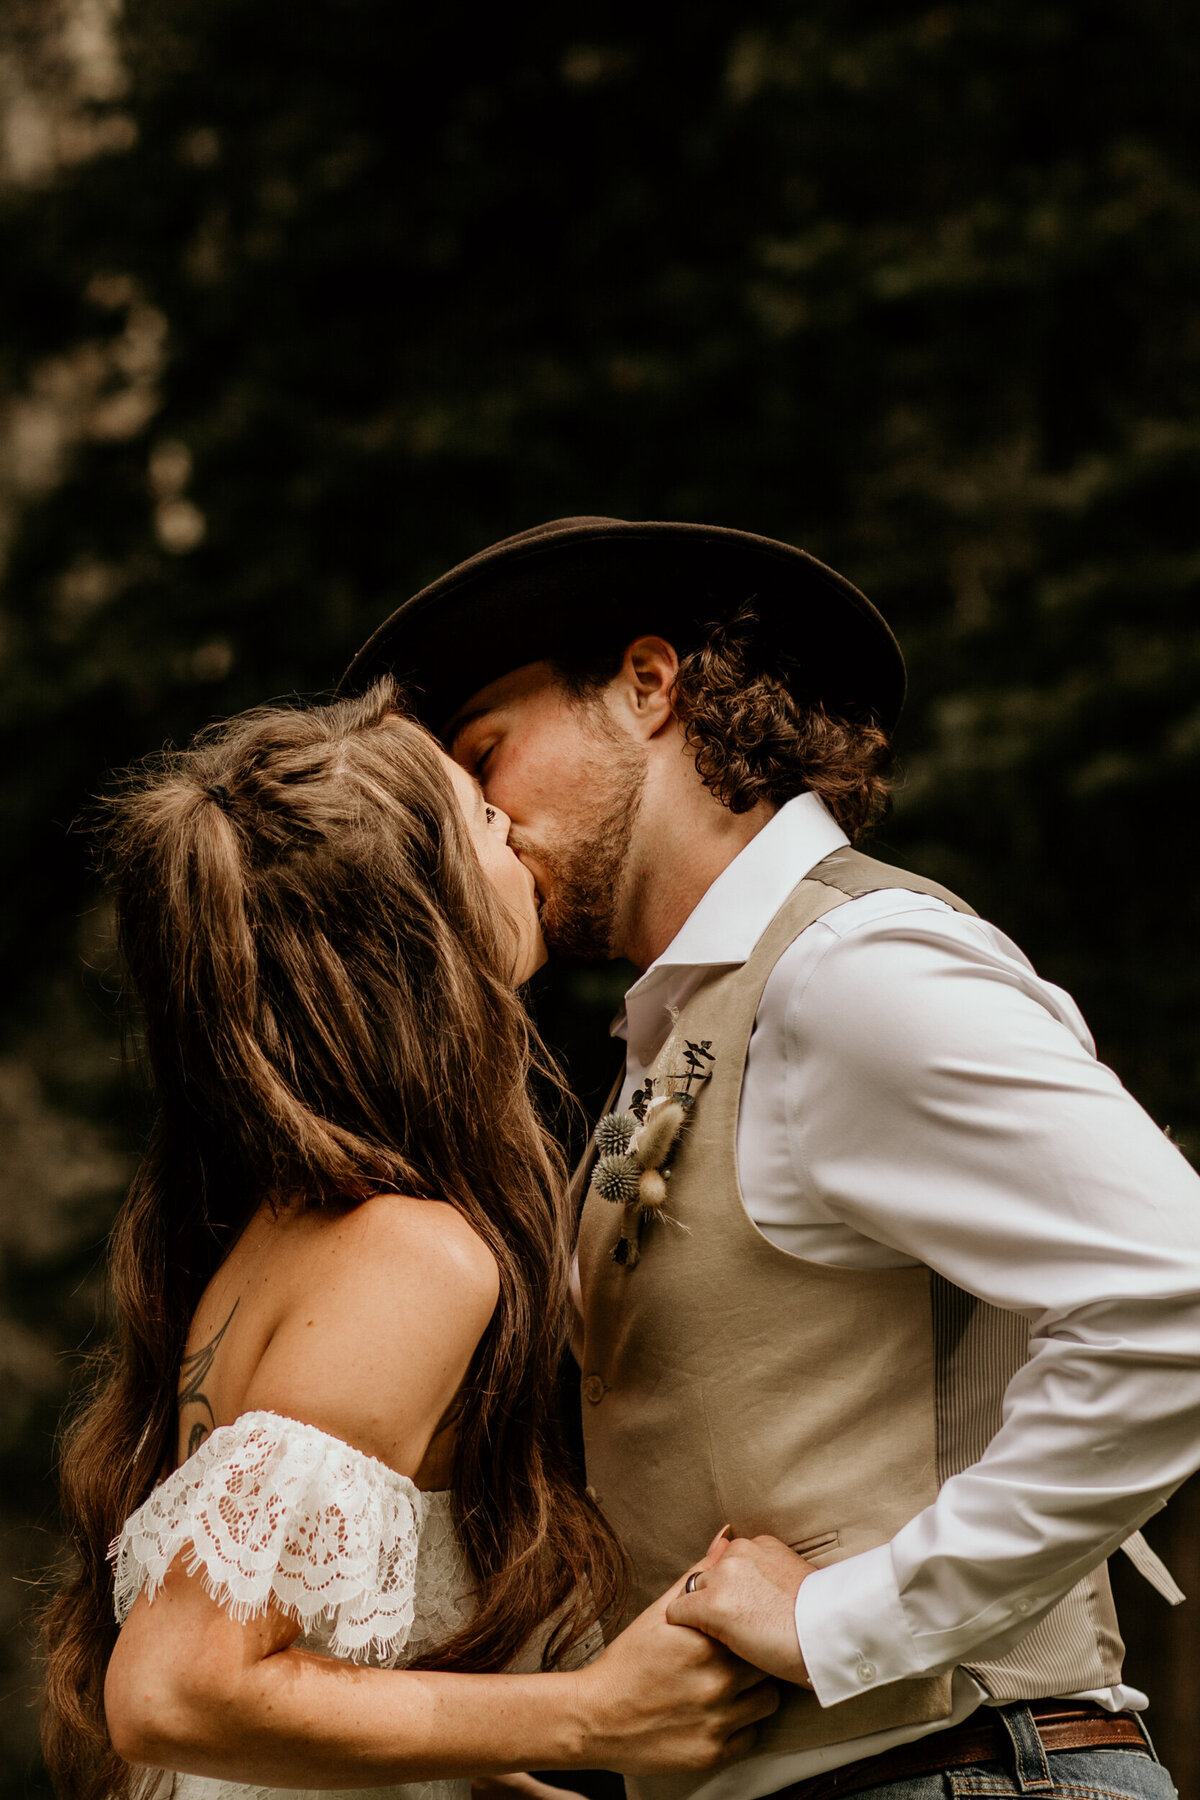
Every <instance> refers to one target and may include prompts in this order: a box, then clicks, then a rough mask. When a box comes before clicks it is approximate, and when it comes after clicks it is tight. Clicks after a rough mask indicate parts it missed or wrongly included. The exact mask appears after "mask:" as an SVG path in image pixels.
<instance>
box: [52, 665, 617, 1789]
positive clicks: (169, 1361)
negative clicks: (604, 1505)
mask: <svg viewBox="0 0 1200 1800" xmlns="http://www.w3.org/2000/svg"><path fill="white" fill-rule="evenodd" d="M109 804H110V806H111V811H112V819H111V826H110V830H109V832H108V863H109V868H110V871H111V875H112V879H113V881H114V884H115V888H116V896H117V910H118V921H119V931H120V941H121V947H122V952H123V956H124V960H125V964H126V967H127V970H128V973H129V977H130V982H131V986H132V988H133V990H134V993H135V994H136V996H137V999H138V1000H139V1001H140V1006H141V1012H142V1015H143V1017H144V1029H145V1046H146V1055H147V1060H148V1064H149V1069H150V1073H151V1076H152V1079H153V1083H154V1087H155V1090H156V1094H157V1100H158V1107H159V1114H158V1122H157V1125H156V1127H155V1131H154V1135H153V1138H152V1141H151V1143H150V1145H149V1147H148V1150H147V1153H146V1155H145V1157H144V1158H143V1160H142V1163H141V1166H140V1168H139V1170H138V1172H137V1175H136V1177H135V1179H134V1181H133V1185H132V1187H131V1188H130V1191H129V1194H128V1197H127V1198H126V1200H125V1203H124V1205H123V1207H122V1209H121V1212H120V1214H119V1216H118V1219H117V1222H116V1225H115V1227H114V1231H113V1235H112V1241H111V1252H110V1268H111V1281H112V1292H113V1298H114V1302H115V1313H116V1330H115V1334H114V1340H113V1343H112V1345H111V1347H110V1349H109V1350H107V1351H106V1353H105V1354H104V1357H103V1359H102V1361H101V1364H100V1367H99V1368H98V1370H97V1371H96V1372H95V1374H94V1378H93V1383H92V1387H91V1390H90V1397H89V1398H88V1400H87V1402H86V1404H85V1406H84V1408H83V1410H82V1412H81V1413H80V1414H79V1416H78V1417H77V1419H76V1420H75V1423H74V1424H73V1425H72V1426H71V1428H70V1430H69V1432H68V1433H67V1436H66V1439H65V1444H64V1448H63V1453H62V1464H61V1467H62V1499H63V1511H64V1515H65V1521H66V1529H67V1533H68V1536H69V1539H70V1543H71V1546H72V1548H73V1550H74V1553H75V1564H76V1566H75V1572H74V1573H73V1575H72V1577H71V1578H70V1579H69V1580H68V1581H67V1582H66V1583H65V1585H64V1586H63V1587H62V1588H61V1590H60V1591H59V1592H58V1594H57V1595H56V1596H55V1598H54V1599H53V1600H52V1601H51V1603H50V1606H49V1609H48V1612H47V1615H46V1618H45V1642H46V1648H47V1683H46V1709H45V1723H44V1732H43V1737H44V1745H45V1753H46V1758H47V1762H48V1764H49V1766H50V1769H51V1772H52V1774H53V1776H54V1778H55V1780H56V1782H57V1785H58V1787H59V1791H60V1792H61V1793H62V1794H63V1795H65V1796H69V1797H70V1800H123V1797H124V1796H128V1795H132V1794H133V1793H134V1792H135V1791H136V1789H137V1785H138V1775H137V1771H134V1770H132V1769H130V1768H129V1767H128V1766H127V1765H125V1764H124V1763H122V1762H121V1761H120V1760H119V1759H118V1758H117V1757H116V1755H115V1753H114V1752H113V1750H112V1748H111V1745H110V1743H109V1740H108V1734H107V1731H106V1728H105V1720H104V1704H103V1686H104V1673H105V1668H106V1665H107V1662H108V1657H109V1654H110V1652H111V1649H112V1645H113V1643H114V1641H115V1638H116V1625H115V1622H114V1618H113V1602H112V1580H111V1570H110V1566H109V1564H108V1562H107V1559H106V1552H107V1550H108V1546H109V1543H110V1541H111V1539H112V1538H113V1537H114V1536H115V1535H116V1533H117V1532H118V1531H119V1530H120V1528H121V1526H122V1524H123V1522H124V1520H125V1519H126V1518H127V1516H128V1515H129V1514H130V1513H131V1512H132V1511H133V1510H134V1509H135V1508H136V1507H137V1506H139V1505H140V1504H141V1502H142V1501H143V1500H144V1499H145V1498H146V1495H147V1494H148V1493H149V1491H150V1489H151V1487H152V1486H153V1485H154V1483H155V1481H156V1480H157V1479H158V1478H159V1477H160V1476H161V1474H162V1472H163V1470H164V1469H165V1468H169V1467H170V1466H171V1464H172V1462H173V1456H174V1434H175V1390H176V1385H177V1376H178V1371H179V1365H180V1358H181V1356H182V1353H183V1348H184V1343H185V1339H186V1336H187V1331H188V1328H189V1324H190V1321H191V1318H192V1314H193V1311H194V1309H195V1306H196V1303H197V1301H198V1299H199V1297H200V1295H201V1293H202V1292H203V1290H204V1288H205V1286H206V1285H207V1283H208V1281H209V1280H210V1278H211V1276H212V1275H213V1273H214V1271H215V1270H216V1268H217V1266H218V1264H219V1263H220V1262H221V1261H222V1259H223V1257H224V1256H225V1255H226V1254H227V1252H228V1250H229V1249H230V1247H231V1245H232V1244H233V1242H234V1240H235V1239H236V1237H237V1235H238V1233H239V1232H240V1231H241V1229H242V1227H243V1226H244V1225H245V1223H246V1222H247V1220H248V1219H249V1217H250V1216H251V1214H252V1213H253V1212H254V1211H255V1209H256V1208H257V1207H258V1206H259V1205H260V1204H261V1203H262V1202H263V1201H264V1199H265V1200H268V1201H271V1202H272V1203H276V1204H283V1203H286V1204H288V1205H307V1206H326V1205H331V1204H337V1205H339V1206H345V1205H347V1204H355V1203H357V1202H359V1201H361V1200H363V1199H365V1198H366V1197H368V1196H369V1195H374V1194H380V1193H388V1192H396V1191H398V1192H401V1193H405V1194H412V1195H417V1196H421V1197H426V1198H428V1199H430V1200H440V1201H446V1202H448V1203H449V1204H450V1205H452V1206H454V1207H456V1208H457V1209H458V1211H459V1212H460V1213H461V1214H462V1215H463V1217H464V1218H465V1219H467V1220H468V1221H469V1223H470V1224H471V1225H472V1226H473V1227H474V1229H475V1230H476V1231H477V1232H478V1233H479V1235H480V1237H481V1238H483V1240H484V1241H485V1242H486V1243H487V1245H488V1246H489V1248H490V1249H491V1251H492V1253H493V1255H494V1256H495V1258H496V1261H497V1263H498V1264H499V1268H500V1299H499V1303H498V1305H497V1309H496V1313H495V1315H494V1317H493V1320H492V1323H491V1326H490V1327H489V1329H488V1331H487V1333H486V1334H485V1336H484V1339H483V1341H482V1343H481V1344H480V1346H479V1349H478V1351H477V1352H476V1355H475V1359H474V1362H473V1365H472V1368H471V1372H470V1376H469V1378H468V1381H467V1384H466V1389H465V1392H464V1395H463V1403H462V1408H461V1414H460V1416H459V1418H458V1422H457V1441H456V1449H455V1458H454V1470H453V1476H452V1487H453V1493H454V1502H455V1507H456V1513H457V1518H458V1524H459V1528H460V1531H461V1533H462V1537H463V1540H464V1543H465V1547H466V1550H467V1554H468V1557H469V1560H470V1562H471V1565H472V1567H473V1569H474V1572H475V1575H476V1577H477V1581H478V1609H477V1611H476V1613H475V1615H474V1617H473V1618H472V1619H471V1620H470V1622H469V1623H468V1624H467V1625H465V1626H464V1627H463V1629H462V1630H461V1631H460V1632H458V1633H457V1635H456V1636H455V1637H454V1638H453V1639H452V1640H451V1641H450V1642H449V1643H447V1644H445V1645H443V1646H442V1647H441V1648H440V1650H439V1651H438V1652H437V1654H436V1655H435V1656H433V1657H430V1658H426V1659H425V1660H424V1662H423V1664H422V1665H421V1666H425V1667H428V1666H436V1667H438V1668H441V1669H457V1670H485V1669H499V1668H502V1667H503V1666H504V1665H505V1664H506V1663H507V1662H508V1661H509V1660H510V1659H511V1658H512V1657H513V1656H514V1655H515V1653H516V1652H517V1651H518V1649H519V1648H520V1647H521V1646H522V1644H523V1643H524V1642H525V1641H526V1640H527V1639H528V1637H529V1636H530V1634H531V1632H532V1631H533V1630H534V1629H535V1627H537V1626H538V1625H539V1623H541V1622H543V1621H545V1620H546V1619H548V1618H550V1617H551V1616H552V1615H554V1614H555V1613H556V1612H558V1610H559V1609H563V1610H562V1614H561V1622H560V1623H559V1625H558V1627H557V1629H556V1630H555V1632H554V1634H553V1637H552V1639H551V1642H550V1644H549V1645H548V1648H547V1657H546V1660H547V1661H551V1660H553V1659H554V1658H555V1657H558V1656H561V1654H562V1653H563V1652H564V1651H565V1650H566V1649H567V1648H568V1647H569V1646H570V1645H572V1644H573V1643H575V1642H577V1641H578V1640H579V1638H580V1637H581V1636H582V1634H583V1633H584V1632H585V1631H586V1630H587V1628H588V1627H589V1626H590V1624H591V1623H592V1621H593V1620H594V1619H595V1618H596V1617H597V1616H598V1615H603V1614H604V1613H606V1612H607V1611H609V1609H610V1608H612V1607H614V1606H615V1605H617V1604H618V1603H619V1600H620V1597H621V1590H622V1585H623V1567H622V1561H621V1556H620V1552H619V1550H618V1549H617V1546H616V1543H615V1540H614V1539H613V1537H612V1534H611V1532H610V1531H609V1529H608V1527H607V1526H606V1524H605V1522H604V1520H603V1518H602V1516H601V1515H600V1514H599V1512H598V1511H597V1510H596V1508H595V1507H594V1506H593V1505H592V1503H591V1502H590V1500H589V1499H587V1498H586V1497H585V1496H584V1495H583V1494H582V1493H580V1492H579V1490H578V1486H577V1484H576V1482H575V1480H574V1477H573V1475H572V1473H571V1471H570V1468H569V1464H568V1462H567V1459H566V1457H565V1455H564V1453H563V1451H562V1449H561V1448H560V1443H559V1439H558V1436H557V1432H556V1428H555V1420H554V1417H553V1413H554V1394H555V1387H556V1377H557V1373H558V1368H559V1364H560V1360H561V1356H562V1352H563V1344H564V1331H565V1328H566V1319H567V1313H568V1306H569V1300H568V1292H567V1279H568V1242H569V1221H568V1217H567V1212H566V1199H565V1187H564V1181H563V1169H562V1166H561V1161H560V1157H559V1154H558V1152H557V1150H556V1149H555V1147H554V1145H553V1142H552V1140H551V1139H550V1138H549V1136H548V1134H547V1132H546V1130H545V1128H544V1127H543V1125H542V1123H541V1121H540V1118H539V1115H538V1112H537V1109H536V1106H535V1103H534V1101H533V1099H532V1097H531V1091H530V1076H531V1074H532V1073H533V1072H534V1071H535V1070H538V1069H540V1070H542V1072H543V1073H545V1072H547V1064H546V1061H545V1054H544V1052H543V1051H542V1049H541V1047H540V1045H539V1044H538V1041H537V1039H536V1037H535V1035H534V1033H533V1031H532V1028H531V1026H530V1024H529V1021H528V1018H527V1015H526V1013H525V1010H524V1007H523V1006H522V1004H521V1002H520V999H519V997H518V995H517V994H516V992H515V991H514V989H513V986H512V983H511V979H510V973H509V972H510V970H511V968H512V959H513V948H514V945H513V934H512V932H511V930H510V929H509V921H508V919H507V916H506V915H505V914H504V912H503V909H502V908H501V907H500V905H499V903H498V901H497V900H496V898H495V896H494V895H493V892H492V890H491V888H490V887H489V885H488V883H487V881H486V879H485V877H484V875H483V872H482V870H481V867H480V864H479V861H478V858H477V856H476V854H475V851H474V848H473V846H472V844H471V841H470V839H469V836H468V834H467V830H466V826H465V824H464V822H463V820H462V817H461V814H460V811H459V807H458V804H457V801H456V798H455V795H454V791H453V788H452V786H451V784H450V781H449V778H448V776H447V774H446V772H445V768H444V765H443V764H442V762H441V759H440V755H439V752H438V749H437V746H436V744H435V743H434V741H433V739H432V738H431V737H430V736H429V735H428V733H427V732H425V731H424V730H423V729H422V728H421V727H420V726H419V725H417V724H415V723H414V722H413V721H412V720H411V719H409V718H407V717H405V716H404V714H403V712H402V711H401V708H400V704H399V701H398V698H397V695H396V692H395V690H394V688H393V686H392V684H391V683H390V682H388V681H383V682H380V683H379V684H377V685H376V686H375V687H374V688H373V689H371V691H370V692H369V693H367V694H366V695H365V696H363V697H362V698H360V699H354V700H343V701H337V702H334V703H333V704H331V705H328V706H314V707H309V708H296V709H294V710H291V709H283V708H264V709H261V710H258V711H255V712H252V713H248V714H245V715H243V716H241V717H239V718H236V719H233V720H231V721H230V722H228V723H227V724H224V725H221V726H219V727H216V728H214V729H213V730H211V731H210V732H208V733H206V734H204V735H203V736H202V737H201V738H200V739H198V740H197V742H196V743H195V744H194V745H193V746H192V747H191V748H190V749H188V750H186V751H183V752H181V753H178V754H174V755H170V756H168V757H166V758H165V759H161V760H159V761H158V762H157V763H156V764H154V765H152V766H151V767H149V768H147V769H143V770H141V771H139V772H137V773H135V774H134V775H133V776H132V777H131V778H129V779H128V780H127V781H126V783H125V785H124V788H123V790H122V791H121V792H120V793H119V794H118V796H117V797H116V798H115V799H114V800H113V801H111V802H110V803H109Z"/></svg>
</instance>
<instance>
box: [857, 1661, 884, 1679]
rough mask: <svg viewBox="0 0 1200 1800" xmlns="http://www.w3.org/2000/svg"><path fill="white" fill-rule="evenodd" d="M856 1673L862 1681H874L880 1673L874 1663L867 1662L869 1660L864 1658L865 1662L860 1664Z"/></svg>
mask: <svg viewBox="0 0 1200 1800" xmlns="http://www.w3.org/2000/svg"><path fill="white" fill-rule="evenodd" d="M855 1672H856V1674H857V1675H858V1679H859V1680H860V1681H874V1679H875V1677H876V1675H877V1674H878V1672H879V1671H878V1670H877V1669H876V1667H875V1664H874V1663H873V1662H867V1660H866V1659H865V1657H864V1659H863V1661H862V1662H860V1663H859V1665H858V1668H857V1670H856V1671H855Z"/></svg>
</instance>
